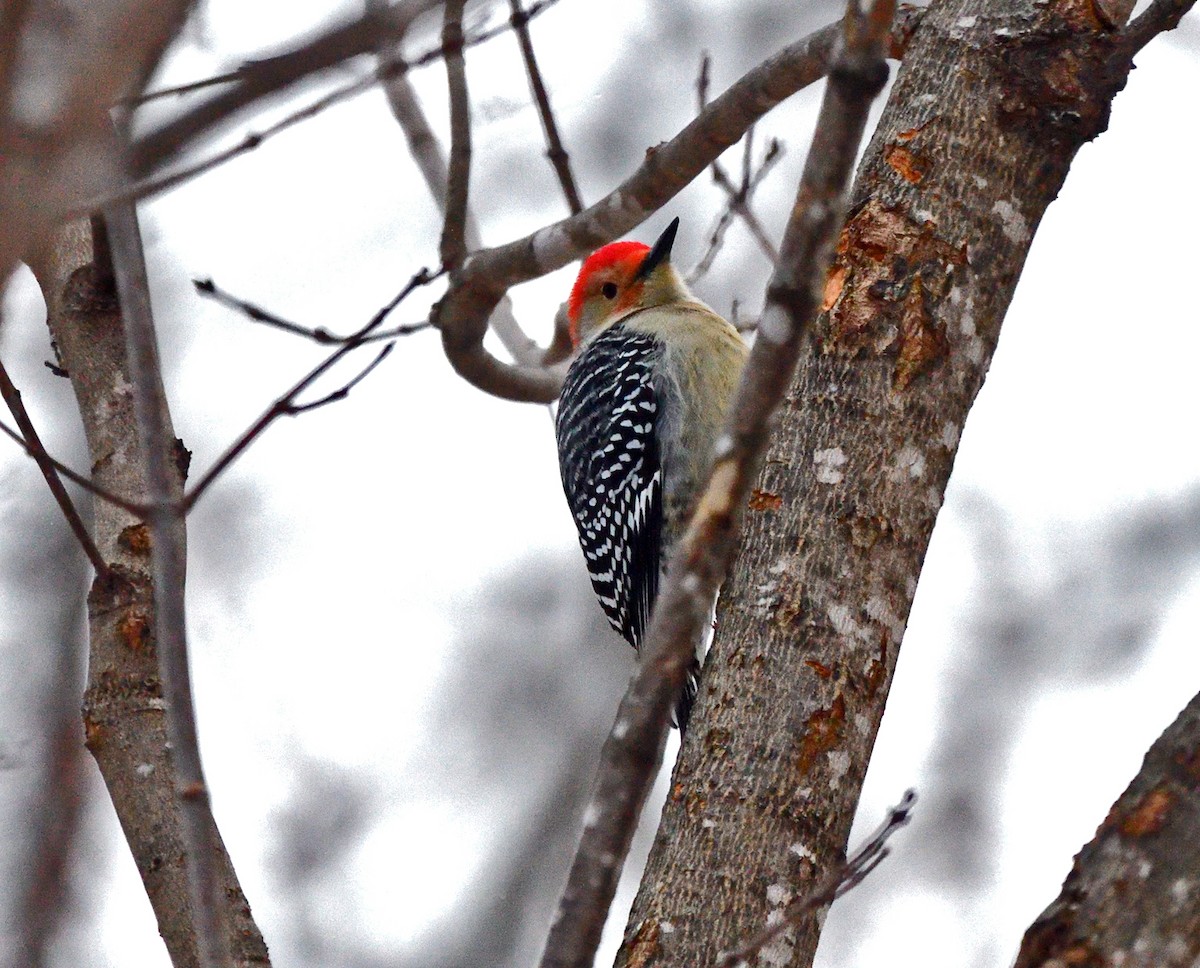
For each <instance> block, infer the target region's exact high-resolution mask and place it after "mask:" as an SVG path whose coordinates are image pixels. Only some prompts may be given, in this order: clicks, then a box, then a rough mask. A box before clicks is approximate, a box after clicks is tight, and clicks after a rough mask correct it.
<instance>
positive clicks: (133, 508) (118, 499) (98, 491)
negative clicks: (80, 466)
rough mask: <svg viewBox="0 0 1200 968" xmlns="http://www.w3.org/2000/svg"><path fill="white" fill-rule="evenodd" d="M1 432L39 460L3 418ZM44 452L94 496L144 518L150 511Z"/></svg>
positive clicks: (53, 462) (76, 482)
mask: <svg viewBox="0 0 1200 968" xmlns="http://www.w3.org/2000/svg"><path fill="white" fill-rule="evenodd" d="M0 434H4V436H5V437H7V438H8V439H9V440H11V441H13V443H15V444H16V445H17V446H18V447H20V448H21V449H22V450H23V451H25V453H26V454H28V455H29V456H30V457H32V458H33V459H34V460H35V461H36V460H38V457H39V455H38V453H37V452H36V451H35V450H34V449H33V447H32V446H31V445H30V443H29V441H27V440H26V439H25V438H24V437H22V436H21V435H20V434H19V433H17V431H15V430H13V428H12V427H10V426H8V424H6V423H5V422H4V421H3V420H0ZM42 454H44V455H45V456H44V457H43V459H44V460H45V461H46V463H48V464H49V465H50V466H51V467H53V468H54V469H55V470H56V471H58V473H60V474H61V475H62V476H63V477H65V478H66V479H67V480H68V481H70V482H71V483H72V484H78V485H79V486H80V487H82V488H83V489H84V490H85V491H87V492H88V493H89V494H91V495H92V496H94V497H98V498H100V500H102V501H107V502H108V503H109V504H112V505H113V506H115V507H119V508H121V509H122V510H124V511H128V512H129V513H130V514H135V515H137V516H138V517H140V518H144V517H145V516H146V515H147V514H149V513H150V505H149V504H143V503H141V502H140V501H131V500H129V498H126V497H122V496H121V495H120V494H114V493H113V492H112V491H108V490H105V489H104V488H102V487H100V486H99V485H97V484H95V483H93V482H92V481H91V480H90V479H89V478H87V477H84V475H82V474H80V473H79V472H78V471H75V470H72V469H71V468H70V467H68V466H67V465H66V464H64V463H63V462H62V461H60V460H58V459H56V458H55V457H52V456H51V455H50V454H49V453H48V452H47V451H45V450H44V449H43V451H42Z"/></svg>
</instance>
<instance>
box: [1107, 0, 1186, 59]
mask: <svg viewBox="0 0 1200 968" xmlns="http://www.w3.org/2000/svg"><path fill="white" fill-rule="evenodd" d="M1195 3H1196V0H1153V2H1152V3H1151V4H1150V6H1148V7H1147V8H1146V9H1145V10H1143V11H1142V14H1141V16H1139V17H1138V18H1137V20H1135V21H1133V23H1131V24H1130V25H1129V26H1128V27H1126V28H1125V29H1124V30H1123V31H1122V32H1121V47H1122V49H1123V50H1124V51H1126V54H1127V56H1132V55H1133V54H1135V53H1136V52H1137V51H1139V50H1141V49H1142V48H1143V47H1145V46H1146V45H1147V44H1148V43H1150V41H1152V40H1153V39H1154V38H1155V37H1157V36H1158V35H1159V34H1161V33H1165V32H1166V31H1168V30H1174V29H1175V28H1176V27H1178V26H1179V21H1180V20H1181V19H1183V15H1184V14H1185V13H1187V12H1188V11H1189V10H1191V9H1192V7H1193V6H1195ZM1101 6H1102V5H1101V4H1097V7H1098V8H1099V7H1101ZM1131 9H1132V7H1131Z"/></svg>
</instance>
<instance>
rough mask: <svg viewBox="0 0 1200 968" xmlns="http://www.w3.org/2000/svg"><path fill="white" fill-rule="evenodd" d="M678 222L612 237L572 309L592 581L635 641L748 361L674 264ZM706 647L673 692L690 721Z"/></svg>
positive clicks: (572, 437) (573, 437)
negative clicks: (648, 240)
mask: <svg viewBox="0 0 1200 968" xmlns="http://www.w3.org/2000/svg"><path fill="white" fill-rule="evenodd" d="M678 227H679V219H675V220H674V221H673V222H671V224H670V225H669V226H667V230H666V231H665V232H663V234H662V236H661V237H660V238H659V240H658V241H657V242H655V243H654V247H653V248H650V247H648V246H645V245H643V244H642V243H640V242H614V243H612V244H611V245H606V246H604V248H602V249H599V250H597V251H596V252H593V253H592V254H591V255H590V256H589V257H588V258H587V260H586V261H585V262H584V263H583V268H582V269H581V270H580V271H579V278H578V279H576V281H575V287H574V288H573V289H572V290H571V301H570V303H569V304H568V312H567V315H568V318H569V319H570V323H571V338H572V340H573V341H574V343H575V345H576V346H577V347H578V348H579V355H578V356H577V357H576V358H575V361H574V362H573V363H572V364H571V369H570V371H569V372H568V373H567V379H566V382H565V383H564V384H563V391H562V397H561V399H560V402H559V407H558V421H557V424H556V427H555V430H556V434H557V437H558V458H559V465H560V468H561V470H562V480H563V490H565V491H566V494H567V503H568V504H569V505H570V508H571V514H572V515H573V516H574V518H575V525H576V527H577V528H578V529H579V543H580V545H581V546H582V548H583V555H584V558H585V559H586V562H587V569H588V574H589V575H590V576H591V579H592V587H593V588H594V589H595V592H596V597H597V598H598V599H599V600H600V605H601V606H602V607H603V609H604V613H605V615H607V616H608V620H609V622H610V623H611V624H612V626H613V628H615V629H616V630H617V631H618V632H620V633H621V634H622V635H623V636H624V637H625V639H626V640H627V641H628V642H629V644H630V645H632V646H633V647H634V648H635V649H636V648H638V647H640V645H641V642H642V636H643V634H644V633H645V631H646V627H647V625H648V624H649V620H650V610H651V608H653V606H654V600H655V598H656V597H657V595H658V583H659V577H660V574H661V572H662V571H663V570H664V569H665V567H666V564H667V561H668V559H669V557H670V554H671V549H672V546H673V545H674V544H675V542H676V540H677V539H678V538H679V537H680V536H681V535H682V534H683V530H684V528H685V527H686V525H687V518H688V515H689V513H690V512H691V510H692V503H693V501H694V499H695V498H696V491H697V488H699V487H700V486H702V485H703V483H704V481H705V478H706V476H707V473H708V470H709V467H710V463H711V461H712V451H713V445H714V444H715V443H716V440H717V436H718V434H720V432H721V429H722V427H723V425H724V421H725V414H726V411H727V410H728V409H729V404H730V401H731V399H732V398H733V391H734V388H735V386H736V385H737V381H738V378H739V377H740V376H741V371H742V365H743V364H744V363H745V360H746V344H745V343H743V342H742V338H741V336H739V335H738V332H737V330H736V329H734V328H733V327H732V326H731V325H730V324H729V323H727V322H726V321H725V320H724V319H722V318H721V317H720V316H718V315H717V314H716V313H715V312H713V311H712V310H711V309H710V308H709V307H708V306H706V305H704V303H702V302H701V301H700V300H699V299H697V298H696V297H695V296H693V295H692V293H691V292H690V291H689V289H688V287H687V284H686V283H685V282H684V281H683V279H682V278H681V277H680V275H679V273H678V272H676V271H675V269H674V267H673V266H672V265H671V261H670V256H671V245H672V243H673V242H674V241H675V231H676V229H678ZM702 648H703V642H700V643H698V644H697V658H696V664H695V666H694V667H693V669H692V670H691V673H690V674H689V676H688V681H687V685H686V687H685V691H684V693H683V695H682V696H681V697H680V699H679V702H678V704H677V705H676V709H675V722H676V724H677V725H678V726H679V727H680V728H681V729H682V728H684V727H685V726H686V725H687V717H688V714H689V712H690V711H691V706H692V700H693V699H694V698H695V696H696V673H697V672H698V671H699V665H700V655H699V651H700V650H701V649H702Z"/></svg>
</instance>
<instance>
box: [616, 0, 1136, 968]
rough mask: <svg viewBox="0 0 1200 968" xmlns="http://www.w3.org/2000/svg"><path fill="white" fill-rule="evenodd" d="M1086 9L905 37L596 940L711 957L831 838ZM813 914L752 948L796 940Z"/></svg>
mask: <svg viewBox="0 0 1200 968" xmlns="http://www.w3.org/2000/svg"><path fill="white" fill-rule="evenodd" d="M1099 9H1100V8H1099V7H1098V6H1094V5H1092V4H1091V3H1087V2H1079V0H1056V2H1050V3H1045V2H1041V0H991V2H988V3H986V4H980V3H979V2H978V0H946V2H941V3H934V5H933V6H932V7H931V8H930V9H929V11H928V12H927V13H926V16H925V18H924V20H923V22H922V24H921V26H920V27H919V28H918V30H917V32H916V34H915V35H914V37H913V38H912V40H911V42H910V44H909V47H908V51H907V53H906V54H905V58H904V62H903V65H902V67H901V69H900V72H899V75H898V78H897V82H896V85H895V87H894V89H893V92H892V95H891V98H890V100H889V103H888V106H887V108H886V110H885V112H884V115H883V117H882V119H881V121H880V123H879V127H878V129H877V131H876V133H875V136H874V138H873V140H872V142H871V145H870V147H869V149H868V151H867V154H866V157H865V159H864V161H863V163H862V166H861V168H860V172H859V176H858V179H857V182H856V185H855V189H854V192H853V199H852V204H851V208H850V215H849V218H848V220H847V223H846V227H845V229H844V231H843V233H842V236H841V239H840V242H839V247H838V255H837V259H836V260H835V263H834V266H833V269H832V270H831V272H830V275H829V280H828V284H827V286H826V291H825V309H826V310H827V311H826V312H825V313H824V314H823V315H822V316H821V317H820V319H819V320H818V322H817V325H816V327H815V328H814V331H813V332H812V333H811V334H810V335H809V337H808V340H807V343H806V347H805V355H804V357H803V358H802V359H801V362H800V368H799V372H798V374H797V377H796V379H795V381H794V383H793V385H792V388H791V391H790V394H789V399H788V401H787V403H786V404H785V411H784V413H783V417H782V422H781V426H780V428H779V431H778V433H777V435H776V437H775V440H774V442H773V444H772V446H771V449H770V451H769V452H768V455H767V464H766V467H765V469H764V471H763V474H762V477H761V480H760V484H759V490H758V491H757V492H756V494H755V495H754V497H753V499H752V501H751V505H750V507H751V512H750V514H749V515H748V519H747V524H746V535H745V538H744V547H743V551H742V554H741V556H740V559H739V561H738V562H737V564H736V565H735V570H734V572H733V574H732V576H731V577H730V579H729V581H728V584H727V586H726V588H725V591H724V593H723V595H722V598H721V603H720V608H719V612H718V620H717V621H718V634H717V639H716V642H715V645H714V648H713V652H712V654H711V656H710V659H709V662H708V665H707V667H706V671H705V674H704V678H703V681H702V684H701V692H700V698H699V701H698V703H697V707H696V710H695V712H694V713H693V719H692V724H691V727H690V729H689V731H688V735H687V737H686V741H685V743H684V747H683V750H682V752H681V754H680V758H679V761H678V764H677V766H676V771H675V776H674V782H673V784H672V789H671V795H670V797H669V799H668V803H667V806H666V808H665V811H664V816H663V821H662V824H661V827H660V829H659V834H658V839H657V842H656V845H655V848H654V851H653V853H652V854H651V858H650V861H649V865H648V867H647V871H646V874H645V878H644V880H643V883H642V889H641V892H640V893H639V895H638V898H637V901H636V902H635V904H634V908H633V912H632V914H631V917H630V922H629V927H628V930H627V935H626V941H625V945H624V946H623V948H622V951H621V954H620V955H619V957H618V959H617V963H618V965H627V966H633V965H637V966H647V965H699V964H706V963H711V962H712V961H713V960H714V959H715V958H716V956H717V954H718V952H719V951H721V950H722V949H731V948H733V947H734V946H735V945H736V944H737V943H738V942H739V941H740V940H742V939H744V938H747V937H749V936H751V935H753V934H754V933H756V932H757V931H758V930H760V929H761V928H762V927H763V926H764V925H765V924H767V923H769V922H770V920H771V918H772V917H773V916H775V917H778V913H777V912H779V911H780V910H781V909H782V908H783V907H784V906H785V905H786V904H787V902H788V901H789V900H791V899H792V898H794V897H796V896H798V895H800V894H802V893H805V892H807V891H808V890H809V889H810V888H811V886H812V885H813V884H814V883H816V882H817V881H819V880H820V879H821V878H823V877H824V876H825V875H826V874H827V872H828V871H829V870H830V868H831V866H832V865H834V864H835V863H837V862H838V860H839V859H840V858H841V856H842V854H843V851H844V849H845V845H846V841H847V837H848V835H849V830H850V824H851V821H852V819H853V817H854V812H855V808H856V806H857V803H858V797H859V791H860V788H861V784H862V780H863V776H864V774H865V772H866V767H867V762H868V758H869V755H870V752H871V748H872V746H873V744H874V741H875V736H876V732H877V730H878V727H879V722H880V718H881V716H882V715H883V709H884V703H885V701H886V698H887V694H888V689H889V687H890V685H891V680H892V673H893V670H894V668H895V663H896V658H897V653H898V650H899V646H900V640H901V637H902V635H903V632H904V627H905V623H906V621H907V617H908V614H909V609H910V607H911V605H912V599H913V594H914V592H915V590H916V586H917V578H918V575H919V574H920V569H921V564H922V561H923V559H924V556H925V552H926V549H927V547H928V544H929V539H930V535H931V533H932V530H933V525H934V521H935V518H936V516H937V512H938V509H939V508H940V506H941V503H942V495H943V491H944V489H945V486H946V482H947V479H948V478H949V475H950V470H951V466H952V464H953V460H954V454H955V451H956V449H957V446H958V440H959V435H960V433H961V430H962V427H963V423H964V421H965V419H966V416H967V413H968V411H969V409H970V407H971V404H972V403H973V402H974V399H975V396H976V394H977V393H978V391H979V388H980V386H981V385H982V383H983V379H984V376H985V374H986V372H987V368H988V364H989V363H990V361H991V357H992V352H993V350H994V348H995V346H996V341H997V339H998V337H999V332H1000V324H1001V321H1002V319H1003V318H1004V314H1005V312H1006V310H1007V309H1008V305H1009V302H1010V301H1011V298H1012V294H1013V290H1014V288H1015V286H1016V283H1017V279H1018V277H1019V275H1020V272H1021V268H1022V265H1023V263H1024V260H1025V256H1026V252H1027V251H1028V248H1029V244H1030V241H1031V239H1032V237H1033V232H1034V230H1035V229H1036V227H1037V225H1038V223H1039V222H1040V220H1041V217H1042V214H1043V212H1044V211H1045V209H1046V206H1047V205H1049V204H1050V202H1051V201H1052V200H1053V199H1054V198H1055V197H1056V195H1057V194H1058V191H1059V189H1060V187H1061V186H1062V184H1063V180H1064V178H1065V177H1066V173H1067V170H1068V167H1069V166H1070V163H1071V160H1072V158H1073V157H1074V155H1075V152H1076V151H1077V149H1078V148H1079V146H1080V145H1081V144H1083V143H1084V142H1085V141H1087V140H1089V139H1091V138H1094V137H1095V136H1096V135H1097V134H1099V133H1100V132H1101V131H1102V130H1103V129H1104V127H1105V125H1106V122H1107V118H1108V108H1109V103H1110V101H1111V99H1112V97H1113V96H1114V95H1115V93H1116V92H1117V91H1118V90H1119V89H1120V88H1121V87H1122V86H1123V84H1124V82H1125V78H1126V76H1127V74H1128V70H1129V56H1128V53H1126V52H1125V50H1124V48H1122V47H1121V45H1120V44H1119V43H1118V40H1117V39H1118V37H1119V33H1118V28H1117V26H1115V25H1114V24H1113V23H1112V22H1111V21H1108V20H1101V19H1100V17H1099V15H1098V13H1097V11H1098V10H1099ZM1124 13H1125V15H1127V11H1125V12H1124ZM1114 19H1117V20H1119V19H1121V17H1120V16H1117V17H1115V18H1114ZM821 920H822V919H821V917H819V916H814V917H812V918H810V919H809V920H808V921H807V922H803V923H801V924H799V925H798V926H797V928H796V929H795V931H794V932H791V933H789V934H787V935H785V936H784V937H782V938H780V939H779V940H778V941H776V942H775V943H774V944H773V945H771V946H770V947H768V948H767V949H765V950H764V951H762V952H761V953H760V954H759V956H758V957H759V963H761V964H771V965H808V964H810V963H811V960H812V956H813V953H814V951H815V948H816V943H817V939H818V936H819V933H820V923H821Z"/></svg>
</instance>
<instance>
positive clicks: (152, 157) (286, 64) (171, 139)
mask: <svg viewBox="0 0 1200 968" xmlns="http://www.w3.org/2000/svg"><path fill="white" fill-rule="evenodd" d="M440 2H441V0H402V2H400V3H397V4H396V5H395V6H392V7H389V8H387V9H386V10H384V11H381V12H378V13H375V12H371V13H367V14H366V15H364V16H363V17H360V18H359V19H358V20H355V21H353V22H352V23H348V24H344V25H342V26H340V27H336V28H334V29H332V30H330V31H327V32H326V33H324V34H321V35H320V36H318V37H316V38H314V39H313V40H311V41H309V42H308V43H307V44H304V45H302V46H301V47H297V48H296V49H295V50H291V51H288V52H287V53H286V54H280V55H279V56H277V57H270V58H266V59H264V60H260V61H255V62H253V63H251V64H247V65H245V66H244V67H243V68H241V69H240V70H239V71H238V74H239V80H238V82H237V83H236V84H235V85H233V86H232V87H230V88H229V89H228V90H225V91H222V92H221V93H219V94H217V95H215V96H213V97H212V98H210V99H209V100H207V101H205V102H204V103H202V104H198V105H196V106H195V107H194V108H192V109H191V110H189V111H187V112H185V113H184V114H182V115H180V116H179V117H178V118H175V119H174V120H172V121H169V122H167V123H166V124H164V125H163V126H162V127H160V128H157V129H155V130H153V131H150V132H147V133H146V134H145V135H143V136H141V137H140V138H138V139H137V140H136V141H134V143H133V144H132V145H131V147H130V151H129V165H130V169H131V170H132V171H133V173H134V174H135V176H138V177H142V176H144V175H145V174H146V173H147V172H149V171H151V170H153V169H154V168H155V167H157V166H158V165H160V164H161V163H162V162H164V161H166V160H167V159H170V158H173V157H175V156H177V155H178V154H179V152H181V151H182V150H183V149H184V148H186V147H187V146H188V145H190V144H191V143H192V142H194V141H195V140H196V139H197V138H200V137H202V136H204V135H206V134H208V133H210V132H212V131H214V130H215V129H216V128H217V127H218V126H219V125H220V124H222V123H223V122H225V121H226V120H227V119H229V118H231V117H232V116H233V115H234V114H236V113H237V112H238V111H240V110H242V109H243V108H245V107H248V106H249V105H251V104H253V103H255V102H256V101H259V100H262V99H263V98H265V97H268V96H270V95H272V94H275V93H277V92H279V91H281V90H283V89H284V88H286V87H289V86H291V85H292V84H294V83H296V82H297V81H300V80H303V79H304V78H307V77H311V76H312V75H314V74H317V73H319V72H321V71H323V70H327V69H328V68H330V67H334V66H336V65H337V64H340V63H342V62H343V61H345V60H348V59H349V58H351V57H355V56H357V55H359V54H363V53H366V52H367V51H369V50H371V49H372V48H373V47H374V46H375V45H376V44H377V43H379V40H380V38H382V37H387V36H400V35H402V34H403V33H404V31H405V30H407V29H408V27H409V25H410V24H411V23H412V22H413V21H414V20H416V19H417V17H419V16H420V15H421V14H422V13H424V12H425V11H427V10H431V9H433V8H434V7H436V6H437V5H438V3H440Z"/></svg>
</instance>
